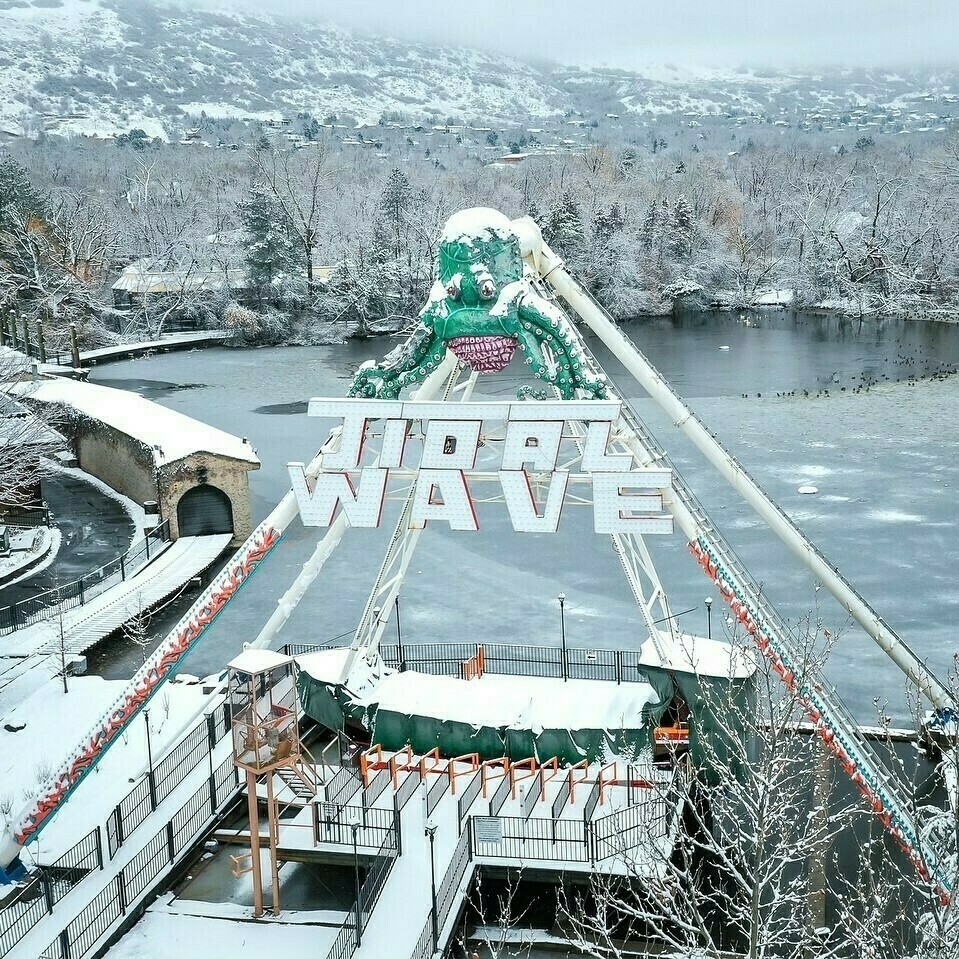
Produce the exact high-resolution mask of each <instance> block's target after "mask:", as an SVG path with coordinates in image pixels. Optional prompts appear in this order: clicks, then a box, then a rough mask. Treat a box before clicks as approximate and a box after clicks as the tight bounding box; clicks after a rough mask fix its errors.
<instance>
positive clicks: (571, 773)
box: [568, 759, 589, 803]
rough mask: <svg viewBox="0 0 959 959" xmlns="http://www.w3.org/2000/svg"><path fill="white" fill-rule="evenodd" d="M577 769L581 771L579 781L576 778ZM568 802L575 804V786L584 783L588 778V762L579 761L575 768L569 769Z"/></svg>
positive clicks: (584, 760) (586, 760)
mask: <svg viewBox="0 0 959 959" xmlns="http://www.w3.org/2000/svg"><path fill="white" fill-rule="evenodd" d="M577 769H579V770H581V771H582V776H580V777H579V779H577V778H576V775H575V774H576V770H577ZM568 776H569V801H570V803H575V802H576V784H577V783H584V782H586V780H587V778H588V777H589V760H588V759H581V760H580V761H579V762H578V763H577V764H576V765H575V766H570V767H569V773H568Z"/></svg>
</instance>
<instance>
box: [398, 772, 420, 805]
mask: <svg viewBox="0 0 959 959" xmlns="http://www.w3.org/2000/svg"><path fill="white" fill-rule="evenodd" d="M419 785H420V774H419V773H418V772H416V771H415V770H414V771H412V772H410V773H408V774H407V776H406V779H404V780H403V785H402V786H400V788H399V789H397V790H396V796H395V799H394V802H395V803H396V808H397V809H402V808H403V807H404V806H405V805H406V804H407V803H408V802H409V801H410V797H411V796H412V795H413V793H415V792H416V790H417V789H418V788H419Z"/></svg>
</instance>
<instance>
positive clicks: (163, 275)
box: [113, 260, 249, 294]
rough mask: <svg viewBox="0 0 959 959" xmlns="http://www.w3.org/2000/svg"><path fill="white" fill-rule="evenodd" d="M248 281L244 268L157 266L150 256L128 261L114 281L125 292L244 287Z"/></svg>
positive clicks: (118, 289) (193, 290)
mask: <svg viewBox="0 0 959 959" xmlns="http://www.w3.org/2000/svg"><path fill="white" fill-rule="evenodd" d="M248 285H249V280H248V279H247V275H246V270H220V269H212V268H210V267H206V268H204V269H197V268H195V267H192V268H183V269H178V270H162V269H157V268H156V266H155V265H154V264H153V263H152V261H150V260H137V261H136V262H135V263H131V264H130V265H129V266H128V267H127V268H126V269H125V270H124V271H123V272H122V273H121V274H120V278H119V279H118V280H117V281H116V283H114V284H113V289H114V290H117V291H119V292H124V293H137V294H144V293H153V294H157V293H195V292H196V291H197V290H222V289H224V288H227V289H231V290H238V289H244V288H245V287H246V286H248Z"/></svg>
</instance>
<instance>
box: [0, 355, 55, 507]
mask: <svg viewBox="0 0 959 959" xmlns="http://www.w3.org/2000/svg"><path fill="white" fill-rule="evenodd" d="M27 362H28V361H27V360H26V358H25V357H23V356H22V355H21V354H18V353H14V352H13V351H12V350H4V348H3V347H2V346H0V509H2V507H4V506H7V507H10V506H23V505H29V504H30V503H31V502H32V501H34V500H35V499H37V496H38V492H39V488H40V480H41V479H42V478H43V476H45V475H46V473H47V470H48V466H47V461H46V457H47V456H49V455H50V454H51V453H53V452H54V451H55V450H56V449H58V448H59V447H60V446H61V445H62V442H61V440H60V438H59V436H58V435H57V434H56V433H55V432H53V430H52V429H51V428H50V427H49V426H48V425H47V423H46V422H44V420H43V419H41V417H40V416H39V415H38V414H36V413H34V412H33V411H32V410H30V409H28V408H27V407H26V406H24V405H23V404H22V403H19V402H17V401H16V400H14V399H13V398H12V396H11V395H10V393H9V392H7V391H5V387H6V386H8V385H9V384H11V383H13V382H14V381H16V380H18V379H20V378H21V377H22V376H23V375H24V374H25V373H26V369H25V367H26V366H27Z"/></svg>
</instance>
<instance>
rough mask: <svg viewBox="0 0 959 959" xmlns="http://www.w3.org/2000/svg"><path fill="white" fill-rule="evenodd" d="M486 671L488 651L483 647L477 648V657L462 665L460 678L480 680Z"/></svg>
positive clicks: (472, 657)
mask: <svg viewBox="0 0 959 959" xmlns="http://www.w3.org/2000/svg"><path fill="white" fill-rule="evenodd" d="M485 671H486V650H485V649H484V648H483V647H482V646H477V647H476V655H475V656H471V657H470V658H469V659H467V660H466V662H464V663H461V664H460V677H461V678H462V679H466V680H470V679H479V678H480V676H482V675H483V673H484V672H485Z"/></svg>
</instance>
